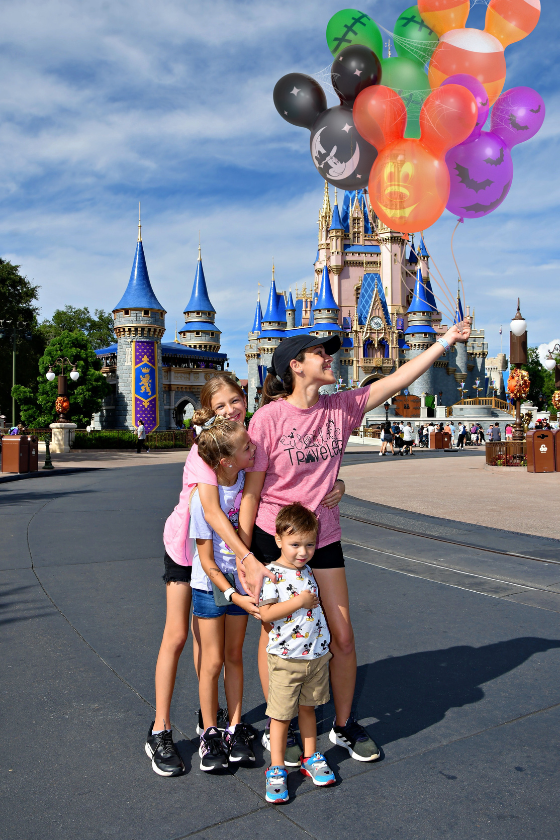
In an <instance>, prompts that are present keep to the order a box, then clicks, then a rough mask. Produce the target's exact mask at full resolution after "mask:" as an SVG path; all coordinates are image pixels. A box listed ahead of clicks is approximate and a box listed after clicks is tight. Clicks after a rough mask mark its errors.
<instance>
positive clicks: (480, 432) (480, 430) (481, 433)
mask: <svg viewBox="0 0 560 840" xmlns="http://www.w3.org/2000/svg"><path fill="white" fill-rule="evenodd" d="M478 439H479V441H480V443H486V438H485V437H484V429H483V428H482V426H481V425H480V423H479V424H478Z"/></svg>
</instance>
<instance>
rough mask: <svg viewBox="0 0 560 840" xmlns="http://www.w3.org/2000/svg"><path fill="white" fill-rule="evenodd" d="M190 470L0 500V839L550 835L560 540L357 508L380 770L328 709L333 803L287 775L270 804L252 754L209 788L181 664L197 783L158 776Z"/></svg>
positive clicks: (183, 717)
mask: <svg viewBox="0 0 560 840" xmlns="http://www.w3.org/2000/svg"><path fill="white" fill-rule="evenodd" d="M450 457H451V456H450ZM181 472H182V467H181V464H161V465H157V464H151V465H148V464H147V465H146V466H145V467H144V466H141V467H140V466H138V467H134V468H121V469H114V470H96V471H91V472H89V471H88V472H82V473H73V474H66V475H53V476H51V477H49V478H48V480H42V481H19V482H14V483H9V484H4V485H2V487H1V489H0V632H1V635H2V657H1V660H0V669H1V675H2V677H1V683H0V685H1V688H0V690H1V693H2V700H3V709H4V724H5V726H4V738H3V741H4V749H3V751H2V757H1V759H0V767H1V770H0V778H1V797H2V821H1V823H0V837H2V838H6V840H39V839H40V840H51V838H52V840H55V838H56V840H67V838H68V840H70V838H72V840H90V838H91V840H99V838H115V837H118V838H123V840H178V839H179V838H185V837H190V836H196V837H198V838H204V840H218V838H224V839H225V838H226V837H227V838H228V840H230V838H237V837H240V838H241V837H243V838H257V837H258V838H259V840H269V838H270V840H272V838H274V840H277V838H278V837H279V836H282V835H286V836H290V837H291V838H294V840H300V838H301V840H303V838H318V839H319V840H331V838H332V840H339V839H340V838H341V837H349V838H355V837H359V836H364V837H366V838H378V837H379V838H381V837H383V838H390V840H393V838H399V839H401V838H402V839H403V840H431V838H457V840H470V838H478V840H502V838H504V840H506V838H507V840H517V838H520V839H521V838H528V837H529V838H538V840H558V837H559V836H560V833H559V830H558V824H559V801H558V800H559V795H558V770H559V758H558V756H559V751H558V746H559V743H558V742H559V740H560V739H559V735H558V733H559V731H560V727H559V724H560V680H559V678H558V665H559V663H560V565H557V563H555V562H554V561H555V559H556V560H560V542H558V541H556V540H543V539H542V538H538V537H528V536H525V537H520V536H519V535H515V534H509V533H507V532H500V531H494V530H493V529H481V528H476V527H475V526H468V525H465V523H457V522H449V521H447V520H436V519H434V518H432V517H423V516H419V515H416V514H411V513H406V514H400V513H399V512H398V511H395V510H394V509H392V508H384V507H383V506H381V505H371V504H369V503H367V502H363V501H359V500H355V499H354V500H353V499H348V498H346V499H345V500H344V502H343V508H342V511H343V513H344V514H345V515H344V517H343V520H342V521H343V537H344V543H345V555H346V558H347V572H348V579H349V584H350V591H351V599H352V611H353V620H354V626H355V631H356V638H357V648H358V662H359V668H358V689H357V693H356V713H357V716H358V717H359V718H360V719H361V720H362V722H363V723H364V724H365V725H366V726H367V728H368V730H369V732H370V733H371V735H372V737H374V738H375V740H376V741H377V742H378V743H379V744H380V745H381V746H382V748H383V757H382V760H381V761H379V762H376V763H375V764H371V765H369V764H360V763H357V762H355V761H353V760H352V759H350V758H349V757H348V755H347V753H346V752H345V751H344V750H341V749H340V748H338V747H334V746H332V745H331V744H330V743H329V742H328V739H327V732H328V729H329V728H330V723H331V720H332V714H333V710H332V706H327V707H324V708H323V709H320V710H319V714H318V719H319V721H320V731H321V733H322V734H321V737H320V743H319V746H320V748H321V749H323V750H324V751H325V752H326V754H327V757H328V759H329V761H330V763H331V766H332V767H333V769H334V770H335V772H336V774H337V777H338V779H339V783H338V784H337V785H336V786H334V787H333V788H329V789H326V790H321V789H317V788H314V787H313V785H312V784H311V780H310V779H305V778H304V777H303V776H301V774H299V773H297V772H293V773H291V774H290V789H291V792H292V794H293V798H292V801H291V802H290V803H289V804H288V805H286V806H283V807H281V808H280V807H278V808H274V807H271V806H267V805H266V803H265V802H264V798H263V793H264V791H263V786H264V778H263V770H264V767H265V756H263V755H262V751H261V750H260V749H259V750H258V752H257V766H256V768H252V769H242V768H238V769H236V771H235V772H233V773H229V772H226V773H224V774H223V775H222V776H209V775H206V774H203V773H201V772H200V770H199V769H198V760H197V755H196V750H197V745H196V740H195V725H196V717H195V712H196V709H197V708H198V700H197V686H196V681H195V678H194V672H193V668H192V662H191V661H190V656H189V652H188V651H186V652H185V654H184V655H183V658H182V661H181V665H180V674H179V678H178V684H177V689H176V698H175V701H174V707H173V712H172V713H173V722H174V726H175V733H176V734H175V737H176V741H177V742H178V744H179V748H180V750H181V753H182V755H183V757H184V759H185V762H186V765H187V768H188V772H187V774H186V775H185V776H183V777H180V778H177V779H164V778H161V777H159V776H156V775H155V774H154V773H153V771H152V769H151V765H150V762H149V760H148V759H147V757H146V756H145V754H144V751H143V744H144V739H145V735H146V732H147V729H148V726H149V724H150V721H151V720H152V707H153V703H154V689H153V672H154V665H155V660H156V656H157V651H158V647H159V643H160V640H161V632H162V629H163V622H164V618H165V611H164V608H165V592H164V586H163V584H162V582H161V573H162V568H161V567H162V554H163V549H162V543H161V533H162V529H163V523H164V521H165V518H166V516H167V515H168V513H169V511H170V510H171V508H172V507H173V505H174V504H175V502H176V498H177V495H178V490H179V484H180V480H181ZM376 523H377V524H376ZM395 529H397V530H395ZM410 531H413V532H414V533H413V534H411V533H408V532H410ZM457 543H460V544H457ZM467 546H468V547H467ZM485 548H487V549H490V550H483V549H485ZM519 555H525V556H519ZM527 556H530V557H534V558H538V559H526V557H527ZM257 635H258V625H257V623H256V622H254V621H250V624H249V632H248V637H247V641H246V646H245V656H246V703H245V710H246V718H247V719H248V720H249V721H251V722H252V723H254V724H256V725H257V726H260V725H261V724H262V723H263V721H264V709H265V706H264V703H263V701H262V696H261V693H260V687H259V683H258V677H257V672H256V663H255V651H256V641H257Z"/></svg>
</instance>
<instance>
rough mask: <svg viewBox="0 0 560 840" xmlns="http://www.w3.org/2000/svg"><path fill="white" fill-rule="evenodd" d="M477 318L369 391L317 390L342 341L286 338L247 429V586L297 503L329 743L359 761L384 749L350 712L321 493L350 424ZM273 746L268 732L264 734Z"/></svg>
mask: <svg viewBox="0 0 560 840" xmlns="http://www.w3.org/2000/svg"><path fill="white" fill-rule="evenodd" d="M469 335H470V323H469V322H468V320H467V322H463V323H462V324H458V325H455V326H453V327H452V328H451V329H450V330H448V331H447V333H446V334H445V336H444V337H443V338H440V339H438V340H437V341H436V342H435V344H433V345H432V347H430V348H429V349H428V350H425V351H424V352H423V353H422V354H420V355H419V356H416V358H414V359H411V361H409V362H407V363H406V364H405V365H403V366H402V367H400V368H399V369H398V370H397V371H396V372H395V373H393V374H391V375H390V376H386V377H384V378H383V379H380V380H377V381H376V382H373V383H372V384H371V385H369V386H367V387H365V388H357V389H355V390H350V391H341V392H339V393H336V394H330V395H328V396H325V395H321V394H320V393H319V389H320V388H321V387H322V386H325V385H333V384H334V382H335V377H334V375H333V372H332V370H331V363H332V354H334V353H335V352H336V351H337V350H338V349H339V348H340V338H339V337H338V336H333V337H332V338H328V339H321V338H317V337H315V336H310V335H299V336H293V337H291V338H287V339H284V341H282V343H281V344H280V345H279V346H278V347H277V348H276V350H275V351H274V354H273V357H272V367H270V368H269V369H268V375H267V377H266V380H265V383H264V386H263V405H262V407H261V408H260V409H259V410H258V411H257V412H256V413H255V415H254V416H253V418H252V420H251V423H250V425H249V435H250V437H251V440H252V442H253V443H255V444H256V446H257V451H256V455H255V465H254V467H253V469H252V471H248V472H247V475H246V478H245V490H244V495H243V500H242V502H241V510H240V514H239V536H240V537H241V538H242V539H243V540H244V542H245V543H246V544H247V545H248V544H249V539H252V541H251V543H250V545H251V548H252V551H253V555H254V556H253V555H251V556H249V557H247V558H246V560H245V561H244V564H243V568H242V569H241V570H240V571H241V574H243V573H244V585H245V588H246V589H247V588H249V590H251V591H253V592H255V593H256V589H255V588H253V586H254V584H253V581H254V579H256V580H257V583H258V585H259V586H260V583H259V582H258V577H259V575H258V569H257V568H256V561H255V557H256V558H257V559H258V560H260V561H261V562H262V563H271V562H273V561H274V560H276V559H277V558H278V555H279V549H278V547H277V546H276V542H275V540H274V533H275V518H276V515H277V513H278V511H279V510H280V508H281V507H282V506H283V505H286V504H288V503H289V502H293V501H299V502H301V503H302V504H303V505H305V506H306V507H308V508H309V509H310V510H312V511H314V512H315V513H316V514H317V517H318V519H319V534H318V542H317V550H316V552H315V555H314V557H313V560H312V561H311V562H310V564H309V565H310V566H311V568H312V569H313V573H314V575H315V577H316V580H317V583H318V585H319V590H320V595H321V603H322V606H323V610H324V612H325V614H326V617H327V621H328V623H329V630H330V633H331V646H330V650H331V653H332V654H333V658H332V660H331V666H330V667H331V683H332V690H333V698H334V704H335V710H336V718H335V721H334V724H333V728H332V729H331V732H330V734H329V738H330V740H331V741H332V742H333V743H335V744H339V745H340V746H343V747H345V748H346V749H347V750H348V751H349V753H350V755H351V756H352V757H353V758H355V759H357V760H358V761H374V760H375V759H376V758H378V757H379V749H378V747H377V745H376V744H375V743H374V742H373V741H372V739H371V738H370V737H369V735H368V734H367V732H366V730H365V729H364V728H363V726H361V725H360V724H359V723H358V722H357V721H356V720H355V719H354V718H353V717H352V701H353V697H354V687H355V682H356V651H355V646H354V634H353V630H352V624H351V621H350V607H349V598H348V586H347V582H346V573H345V570H344V556H343V553H342V547H341V543H340V537H341V531H340V523H339V514H338V508H337V507H336V506H335V507H330V508H329V507H327V506H325V505H324V504H322V503H321V502H322V499H323V497H324V496H325V493H327V492H328V490H330V489H332V488H333V485H334V482H335V480H336V479H337V477H338V471H339V469H340V465H341V461H342V456H343V454H344V449H345V447H346V444H347V443H348V438H349V436H350V434H351V432H352V429H354V428H356V426H358V425H359V424H360V422H361V420H362V418H363V415H364V414H365V413H366V412H367V411H371V409H373V408H375V407H376V406H378V405H381V404H382V403H383V402H385V400H387V399H389V398H390V397H392V396H393V395H394V394H396V393H398V392H399V391H402V390H403V389H404V388H407V387H408V386H409V385H411V384H412V382H414V381H415V380H416V379H418V377H419V376H421V375H422V374H423V373H424V372H425V371H426V370H428V368H429V367H430V366H431V365H433V363H434V362H435V361H436V360H437V359H439V357H440V356H441V355H442V353H443V352H444V351H445V350H447V349H449V347H450V346H451V345H453V344H455V343H456V342H457V341H463V342H465V341H467V339H468V337H469ZM267 641H268V632H267V631H266V628H265V627H263V630H262V632H261V644H260V646H259V672H260V676H261V682H262V685H263V690H264V692H265V696H266V694H267V689H268V670H267V666H266V662H267V660H266V643H267ZM263 743H264V744H265V746H266V732H265V737H264V739H263Z"/></svg>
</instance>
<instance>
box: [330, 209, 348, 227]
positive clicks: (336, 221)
mask: <svg viewBox="0 0 560 840" xmlns="http://www.w3.org/2000/svg"><path fill="white" fill-rule="evenodd" d="M329 230H344V225H343V224H342V222H341V221H340V213H339V212H338V204H335V205H334V210H333V214H332V221H331V226H330V228H329Z"/></svg>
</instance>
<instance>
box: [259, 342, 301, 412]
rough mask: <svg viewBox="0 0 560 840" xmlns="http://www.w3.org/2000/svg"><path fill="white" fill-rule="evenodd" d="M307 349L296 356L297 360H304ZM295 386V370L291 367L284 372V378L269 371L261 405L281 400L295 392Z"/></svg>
mask: <svg viewBox="0 0 560 840" xmlns="http://www.w3.org/2000/svg"><path fill="white" fill-rule="evenodd" d="M305 352H306V351H305V350H302V351H301V353H298V354H297V356H294V360H295V361H296V362H303V359H304V357H305ZM294 386H295V378H294V372H293V370H292V369H291V367H289V368H288V370H287V371H286V373H285V374H284V378H283V379H279V378H278V377H277V376H274V374H272V373H267V375H266V379H265V380H264V384H263V389H262V395H261V402H260V405H261V406H263V405H267V404H268V403H269V402H273V401H274V400H281V399H285V398H286V397H289V396H290V394H292V393H293V391H294Z"/></svg>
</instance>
